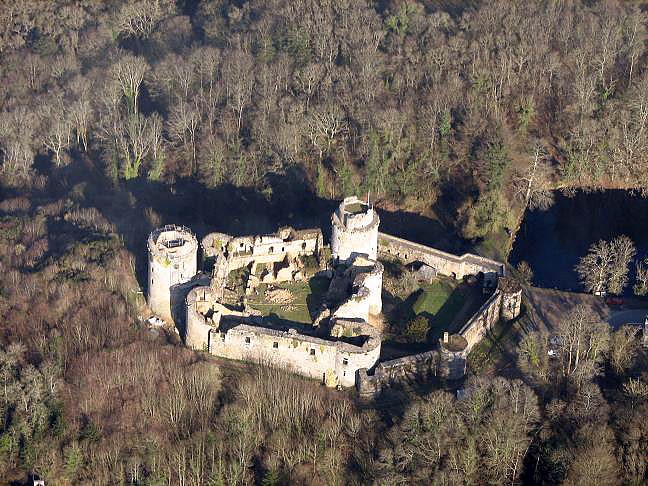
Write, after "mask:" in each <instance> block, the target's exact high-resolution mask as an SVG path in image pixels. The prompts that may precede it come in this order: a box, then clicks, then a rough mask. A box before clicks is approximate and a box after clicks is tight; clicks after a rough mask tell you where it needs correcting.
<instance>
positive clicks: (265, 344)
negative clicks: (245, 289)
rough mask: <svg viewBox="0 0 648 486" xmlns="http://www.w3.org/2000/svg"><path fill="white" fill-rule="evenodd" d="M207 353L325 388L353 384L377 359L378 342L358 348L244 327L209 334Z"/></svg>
mask: <svg viewBox="0 0 648 486" xmlns="http://www.w3.org/2000/svg"><path fill="white" fill-rule="evenodd" d="M211 334H212V337H211V339H210V340H209V343H210V344H209V352H210V353H211V354H214V355H216V356H221V357H224V358H229V359H236V360H245V361H254V362H260V363H265V364H272V365H276V366H280V367H282V368H285V369H288V370H290V371H293V372H294V373H298V374H300V375H303V376H307V377H309V378H313V379H316V380H321V381H322V382H323V383H326V384H327V385H329V386H331V385H335V384H339V385H340V386H344V387H349V386H354V385H355V377H356V372H357V370H358V369H360V368H371V367H373V365H374V364H375V363H376V361H377V360H378V357H379V356H380V339H379V338H375V337H374V338H369V339H368V341H367V342H366V343H365V344H364V345H363V346H362V347H359V346H354V345H351V344H348V343H344V342H341V341H334V340H328V339H321V338H317V337H312V336H306V335H303V334H299V333H298V332H297V331H295V330H290V331H281V330H276V329H268V328H263V327H257V326H251V325H247V324H239V325H236V326H234V327H232V328H230V329H228V330H227V331H217V330H212V331H211Z"/></svg>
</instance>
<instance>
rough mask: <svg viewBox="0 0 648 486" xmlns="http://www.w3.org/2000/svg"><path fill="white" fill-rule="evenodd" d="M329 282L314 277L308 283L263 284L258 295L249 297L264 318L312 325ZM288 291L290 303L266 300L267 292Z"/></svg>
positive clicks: (249, 302)
mask: <svg viewBox="0 0 648 486" xmlns="http://www.w3.org/2000/svg"><path fill="white" fill-rule="evenodd" d="M328 285H329V280H328V279H326V278H319V277H313V278H311V279H310V280H309V281H307V282H286V283H278V284H261V285H259V286H258V287H257V293H256V294H253V295H250V296H249V297H248V304H249V305H250V307H253V308H254V309H257V310H259V311H260V312H262V313H263V315H264V316H276V317H277V319H279V320H284V321H292V322H299V323H302V324H311V323H312V322H313V317H314V313H315V312H316V311H317V309H318V308H319V305H320V304H321V302H322V298H323V297H324V295H325V294H326V291H327V289H328ZM269 286H271V287H272V288H275V289H287V290H289V291H290V292H291V294H292V301H291V302H288V303H272V302H268V301H267V299H266V290H268V287H269Z"/></svg>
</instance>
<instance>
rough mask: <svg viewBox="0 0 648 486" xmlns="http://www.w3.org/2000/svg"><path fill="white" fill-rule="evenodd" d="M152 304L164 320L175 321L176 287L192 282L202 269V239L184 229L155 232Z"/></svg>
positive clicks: (150, 274) (151, 265)
mask: <svg viewBox="0 0 648 486" xmlns="http://www.w3.org/2000/svg"><path fill="white" fill-rule="evenodd" d="M148 254H149V267H148V268H149V270H148V304H149V307H150V308H151V310H152V311H153V312H155V314H157V315H158V316H159V317H161V318H162V319H164V320H166V321H168V322H172V321H173V308H174V306H175V305H179V304H181V303H178V302H173V300H174V299H173V295H174V294H177V292H175V289H174V287H176V286H178V285H180V284H183V283H186V282H188V281H190V280H191V279H192V278H193V277H194V275H196V272H197V270H198V267H197V266H198V261H197V256H198V240H197V239H196V236H195V235H194V234H193V233H192V232H191V230H189V229H188V228H185V227H184V226H175V225H169V226H164V227H162V228H158V229H156V230H154V231H153V232H152V233H151V234H150V235H149V239H148Z"/></svg>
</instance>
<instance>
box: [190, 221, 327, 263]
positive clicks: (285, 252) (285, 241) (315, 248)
mask: <svg viewBox="0 0 648 486" xmlns="http://www.w3.org/2000/svg"><path fill="white" fill-rule="evenodd" d="M282 233H285V234H282ZM321 247H322V233H321V231H320V230H301V231H295V230H293V229H292V228H284V229H282V230H280V231H279V232H277V233H276V234H272V235H262V236H238V237H231V236H228V235H224V234H222V233H212V234H209V235H207V236H206V237H205V238H203V251H204V252H205V255H206V256H209V257H212V258H218V255H220V254H223V253H226V257H227V261H228V267H229V270H230V271H231V270H236V269H237V268H243V267H246V266H248V265H249V264H250V263H252V262H255V263H260V264H263V263H278V262H282V261H284V260H285V259H286V257H288V258H289V259H290V258H295V257H297V256H300V255H317V253H318V252H319V250H320V249H321Z"/></svg>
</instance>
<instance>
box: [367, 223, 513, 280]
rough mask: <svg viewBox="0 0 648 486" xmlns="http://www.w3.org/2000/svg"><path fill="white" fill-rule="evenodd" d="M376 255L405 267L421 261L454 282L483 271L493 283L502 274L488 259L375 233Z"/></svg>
mask: <svg viewBox="0 0 648 486" xmlns="http://www.w3.org/2000/svg"><path fill="white" fill-rule="evenodd" d="M378 252H379V253H380V254H382V255H385V256H388V255H389V256H393V257H396V258H398V259H400V260H401V261H403V262H404V263H406V264H407V263H413V262H416V261H420V262H423V263H425V264H427V265H429V266H431V267H432V268H434V269H436V271H437V272H438V273H439V274H441V275H445V276H448V277H453V278H456V279H462V278H464V276H466V275H477V274H478V273H480V272H482V273H483V274H484V277H485V278H486V279H487V280H489V281H490V282H491V283H493V284H494V283H495V281H496V280H497V277H500V276H503V275H504V272H505V267H504V265H503V264H501V263H499V262H496V261H494V260H490V259H488V258H483V257H480V256H478V255H473V254H471V253H466V254H464V255H461V256H457V255H453V254H451V253H446V252H444V251H441V250H437V249H435V248H430V247H428V246H425V245H421V244H418V243H414V242H412V241H408V240H404V239H402V238H398V237H396V236H392V235H388V234H385V233H379V234H378Z"/></svg>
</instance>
